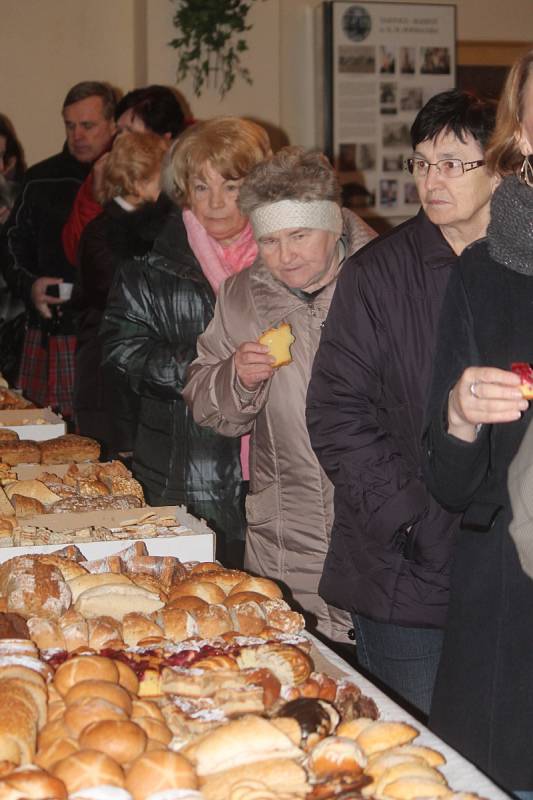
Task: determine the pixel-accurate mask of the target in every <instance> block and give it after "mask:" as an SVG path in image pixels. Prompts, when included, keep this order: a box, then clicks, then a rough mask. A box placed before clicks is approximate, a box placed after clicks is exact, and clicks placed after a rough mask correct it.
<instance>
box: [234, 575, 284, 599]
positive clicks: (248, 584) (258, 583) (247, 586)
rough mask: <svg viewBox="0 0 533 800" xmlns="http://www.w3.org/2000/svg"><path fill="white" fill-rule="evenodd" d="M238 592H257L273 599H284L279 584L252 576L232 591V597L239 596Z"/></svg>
mask: <svg viewBox="0 0 533 800" xmlns="http://www.w3.org/2000/svg"><path fill="white" fill-rule="evenodd" d="M237 592H257V593H258V594H264V595H266V596H267V597H270V598H272V599H273V598H275V597H281V598H282V597H283V593H282V591H281V589H280V588H279V586H278V584H277V583H274V581H271V580H269V579H268V578H255V577H253V576H252V575H249V576H248V577H247V578H245V579H244V580H242V581H241V582H240V583H237V584H236V585H235V586H234V587H233V589H232V590H231V591H230V595H232V594H237Z"/></svg>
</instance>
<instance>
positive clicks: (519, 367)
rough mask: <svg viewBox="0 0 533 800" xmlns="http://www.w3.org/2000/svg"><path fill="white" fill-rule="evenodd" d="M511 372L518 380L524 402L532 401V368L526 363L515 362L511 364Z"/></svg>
mask: <svg viewBox="0 0 533 800" xmlns="http://www.w3.org/2000/svg"><path fill="white" fill-rule="evenodd" d="M511 372H514V374H515V375H518V377H519V378H520V381H521V383H520V391H521V392H522V395H523V397H525V398H526V400H533V367H532V366H531V364H528V363H527V362H526V361H515V362H514V363H513V364H511Z"/></svg>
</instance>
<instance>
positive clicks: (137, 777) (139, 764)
mask: <svg viewBox="0 0 533 800" xmlns="http://www.w3.org/2000/svg"><path fill="white" fill-rule="evenodd" d="M197 786H198V779H197V777H196V775H195V772H194V769H193V767H192V765H191V763H190V762H189V761H188V760H187V759H186V758H185V757H184V756H183V755H181V754H180V753H174V752H173V751H172V750H154V751H152V752H150V753H145V754H144V755H142V756H140V757H139V758H138V759H137V760H136V761H134V762H133V764H132V765H131V766H130V768H129V770H128V771H127V773H126V788H127V789H128V791H129V792H130V793H131V794H132V795H133V798H134V800H145V798H146V797H148V795H150V794H153V793H154V792H161V791H164V790H166V789H196V788H197Z"/></svg>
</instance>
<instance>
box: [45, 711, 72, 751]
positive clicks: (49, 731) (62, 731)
mask: <svg viewBox="0 0 533 800" xmlns="http://www.w3.org/2000/svg"><path fill="white" fill-rule="evenodd" d="M69 738H71V734H70V733H69V730H68V728H67V726H66V725H65V722H64V720H63V717H59V718H58V719H55V720H54V721H53V722H47V723H46V725H44V727H42V728H41V730H40V731H39V733H38V735H37V748H38V749H39V750H44V749H45V748H47V747H49V746H50V745H51V744H53V743H54V742H55V741H57V740H58V739H69Z"/></svg>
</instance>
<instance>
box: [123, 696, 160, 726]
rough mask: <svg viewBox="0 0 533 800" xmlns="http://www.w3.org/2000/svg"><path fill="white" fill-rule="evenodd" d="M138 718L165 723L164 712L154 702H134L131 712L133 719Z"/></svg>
mask: <svg viewBox="0 0 533 800" xmlns="http://www.w3.org/2000/svg"><path fill="white" fill-rule="evenodd" d="M138 717H151V718H152V719H158V720H160V722H164V721H165V718H164V716H163V712H162V711H161V709H160V708H159V706H158V705H157V703H154V702H153V700H134V701H133V708H132V712H131V718H132V719H137V718H138Z"/></svg>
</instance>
